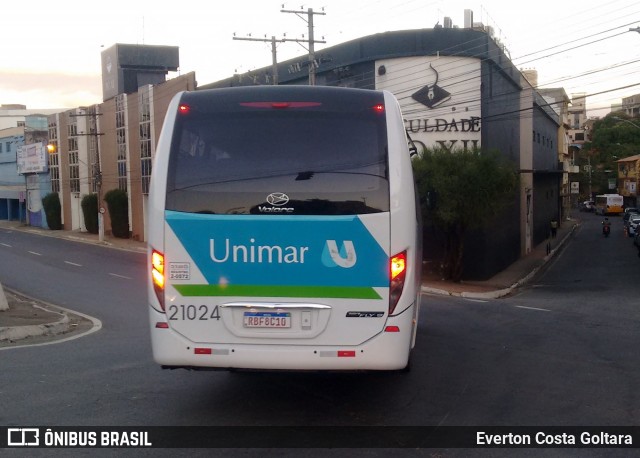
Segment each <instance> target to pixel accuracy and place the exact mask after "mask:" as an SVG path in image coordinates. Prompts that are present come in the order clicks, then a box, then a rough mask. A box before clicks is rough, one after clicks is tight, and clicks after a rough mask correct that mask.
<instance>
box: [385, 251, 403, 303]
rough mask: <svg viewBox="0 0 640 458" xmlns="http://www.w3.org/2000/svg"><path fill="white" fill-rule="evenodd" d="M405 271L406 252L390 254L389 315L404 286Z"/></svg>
mask: <svg viewBox="0 0 640 458" xmlns="http://www.w3.org/2000/svg"><path fill="white" fill-rule="evenodd" d="M406 273H407V252H406V251H403V252H402V253H398V254H396V255H395V256H391V259H390V260H389V277H390V281H389V315H391V314H393V311H394V310H395V309H396V305H398V301H399V300H400V296H401V295H402V289H403V288H404V279H405V276H406Z"/></svg>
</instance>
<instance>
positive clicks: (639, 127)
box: [611, 116, 640, 129]
mask: <svg viewBox="0 0 640 458" xmlns="http://www.w3.org/2000/svg"><path fill="white" fill-rule="evenodd" d="M611 119H615V120H616V121H622V122H626V123H627V124H631V125H632V126H633V127H635V128H636V129H640V126H639V125H637V124H636V123H635V122H631V121H629V120H628V119H624V118H619V117H617V116H612V117H611Z"/></svg>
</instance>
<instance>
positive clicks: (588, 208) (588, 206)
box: [580, 200, 596, 212]
mask: <svg viewBox="0 0 640 458" xmlns="http://www.w3.org/2000/svg"><path fill="white" fill-rule="evenodd" d="M580 211H581V212H594V211H596V203H595V202H594V201H593V200H585V201H584V202H582V203H581V204H580Z"/></svg>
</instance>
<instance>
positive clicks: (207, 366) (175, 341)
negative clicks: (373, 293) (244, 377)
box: [149, 304, 416, 371]
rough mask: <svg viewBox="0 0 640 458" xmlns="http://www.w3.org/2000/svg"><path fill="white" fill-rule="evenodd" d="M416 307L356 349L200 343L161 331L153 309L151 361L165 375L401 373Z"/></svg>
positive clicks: (389, 321)
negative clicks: (246, 371)
mask: <svg viewBox="0 0 640 458" xmlns="http://www.w3.org/2000/svg"><path fill="white" fill-rule="evenodd" d="M415 306H416V305H415V304H414V305H412V306H411V307H409V308H408V309H407V310H405V312H404V313H402V314H400V315H398V316H394V317H389V318H388V319H387V322H386V327H385V330H383V331H382V332H380V333H378V334H377V335H375V336H373V337H372V338H371V339H369V340H367V341H366V342H363V343H362V344H360V345H355V346H327V345H313V343H307V344H305V345H281V344H225V343H220V344H211V343H196V342H192V341H190V340H189V339H186V338H185V337H184V336H183V335H181V334H179V333H178V332H176V331H174V330H172V329H171V328H168V327H164V328H163V327H157V326H156V323H162V322H166V315H165V314H163V313H160V312H158V311H157V310H155V309H154V308H153V307H149V310H150V311H149V313H150V324H151V346H152V349H153V358H154V360H155V361H156V362H157V363H158V364H160V365H161V366H162V367H163V368H165V369H178V368H184V369H192V370H212V369H213V370H215V369H221V370H225V369H227V370H233V369H254V370H293V371H325V370H326V371H360V370H381V371H384V370H402V369H405V368H406V367H407V365H408V362H409V353H410V347H411V338H412V327H413V325H414V324H413V316H414V313H413V307H415Z"/></svg>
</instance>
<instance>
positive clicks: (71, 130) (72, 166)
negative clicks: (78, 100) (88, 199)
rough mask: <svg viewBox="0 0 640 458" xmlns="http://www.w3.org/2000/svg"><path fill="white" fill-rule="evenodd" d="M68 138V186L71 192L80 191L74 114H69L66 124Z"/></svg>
mask: <svg viewBox="0 0 640 458" xmlns="http://www.w3.org/2000/svg"><path fill="white" fill-rule="evenodd" d="M67 133H68V134H69V139H68V141H67V146H68V150H69V188H70V191H71V192H77V193H79V192H80V161H79V158H78V156H79V152H78V137H77V135H78V125H77V118H76V117H75V116H69V124H68V126H67Z"/></svg>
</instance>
